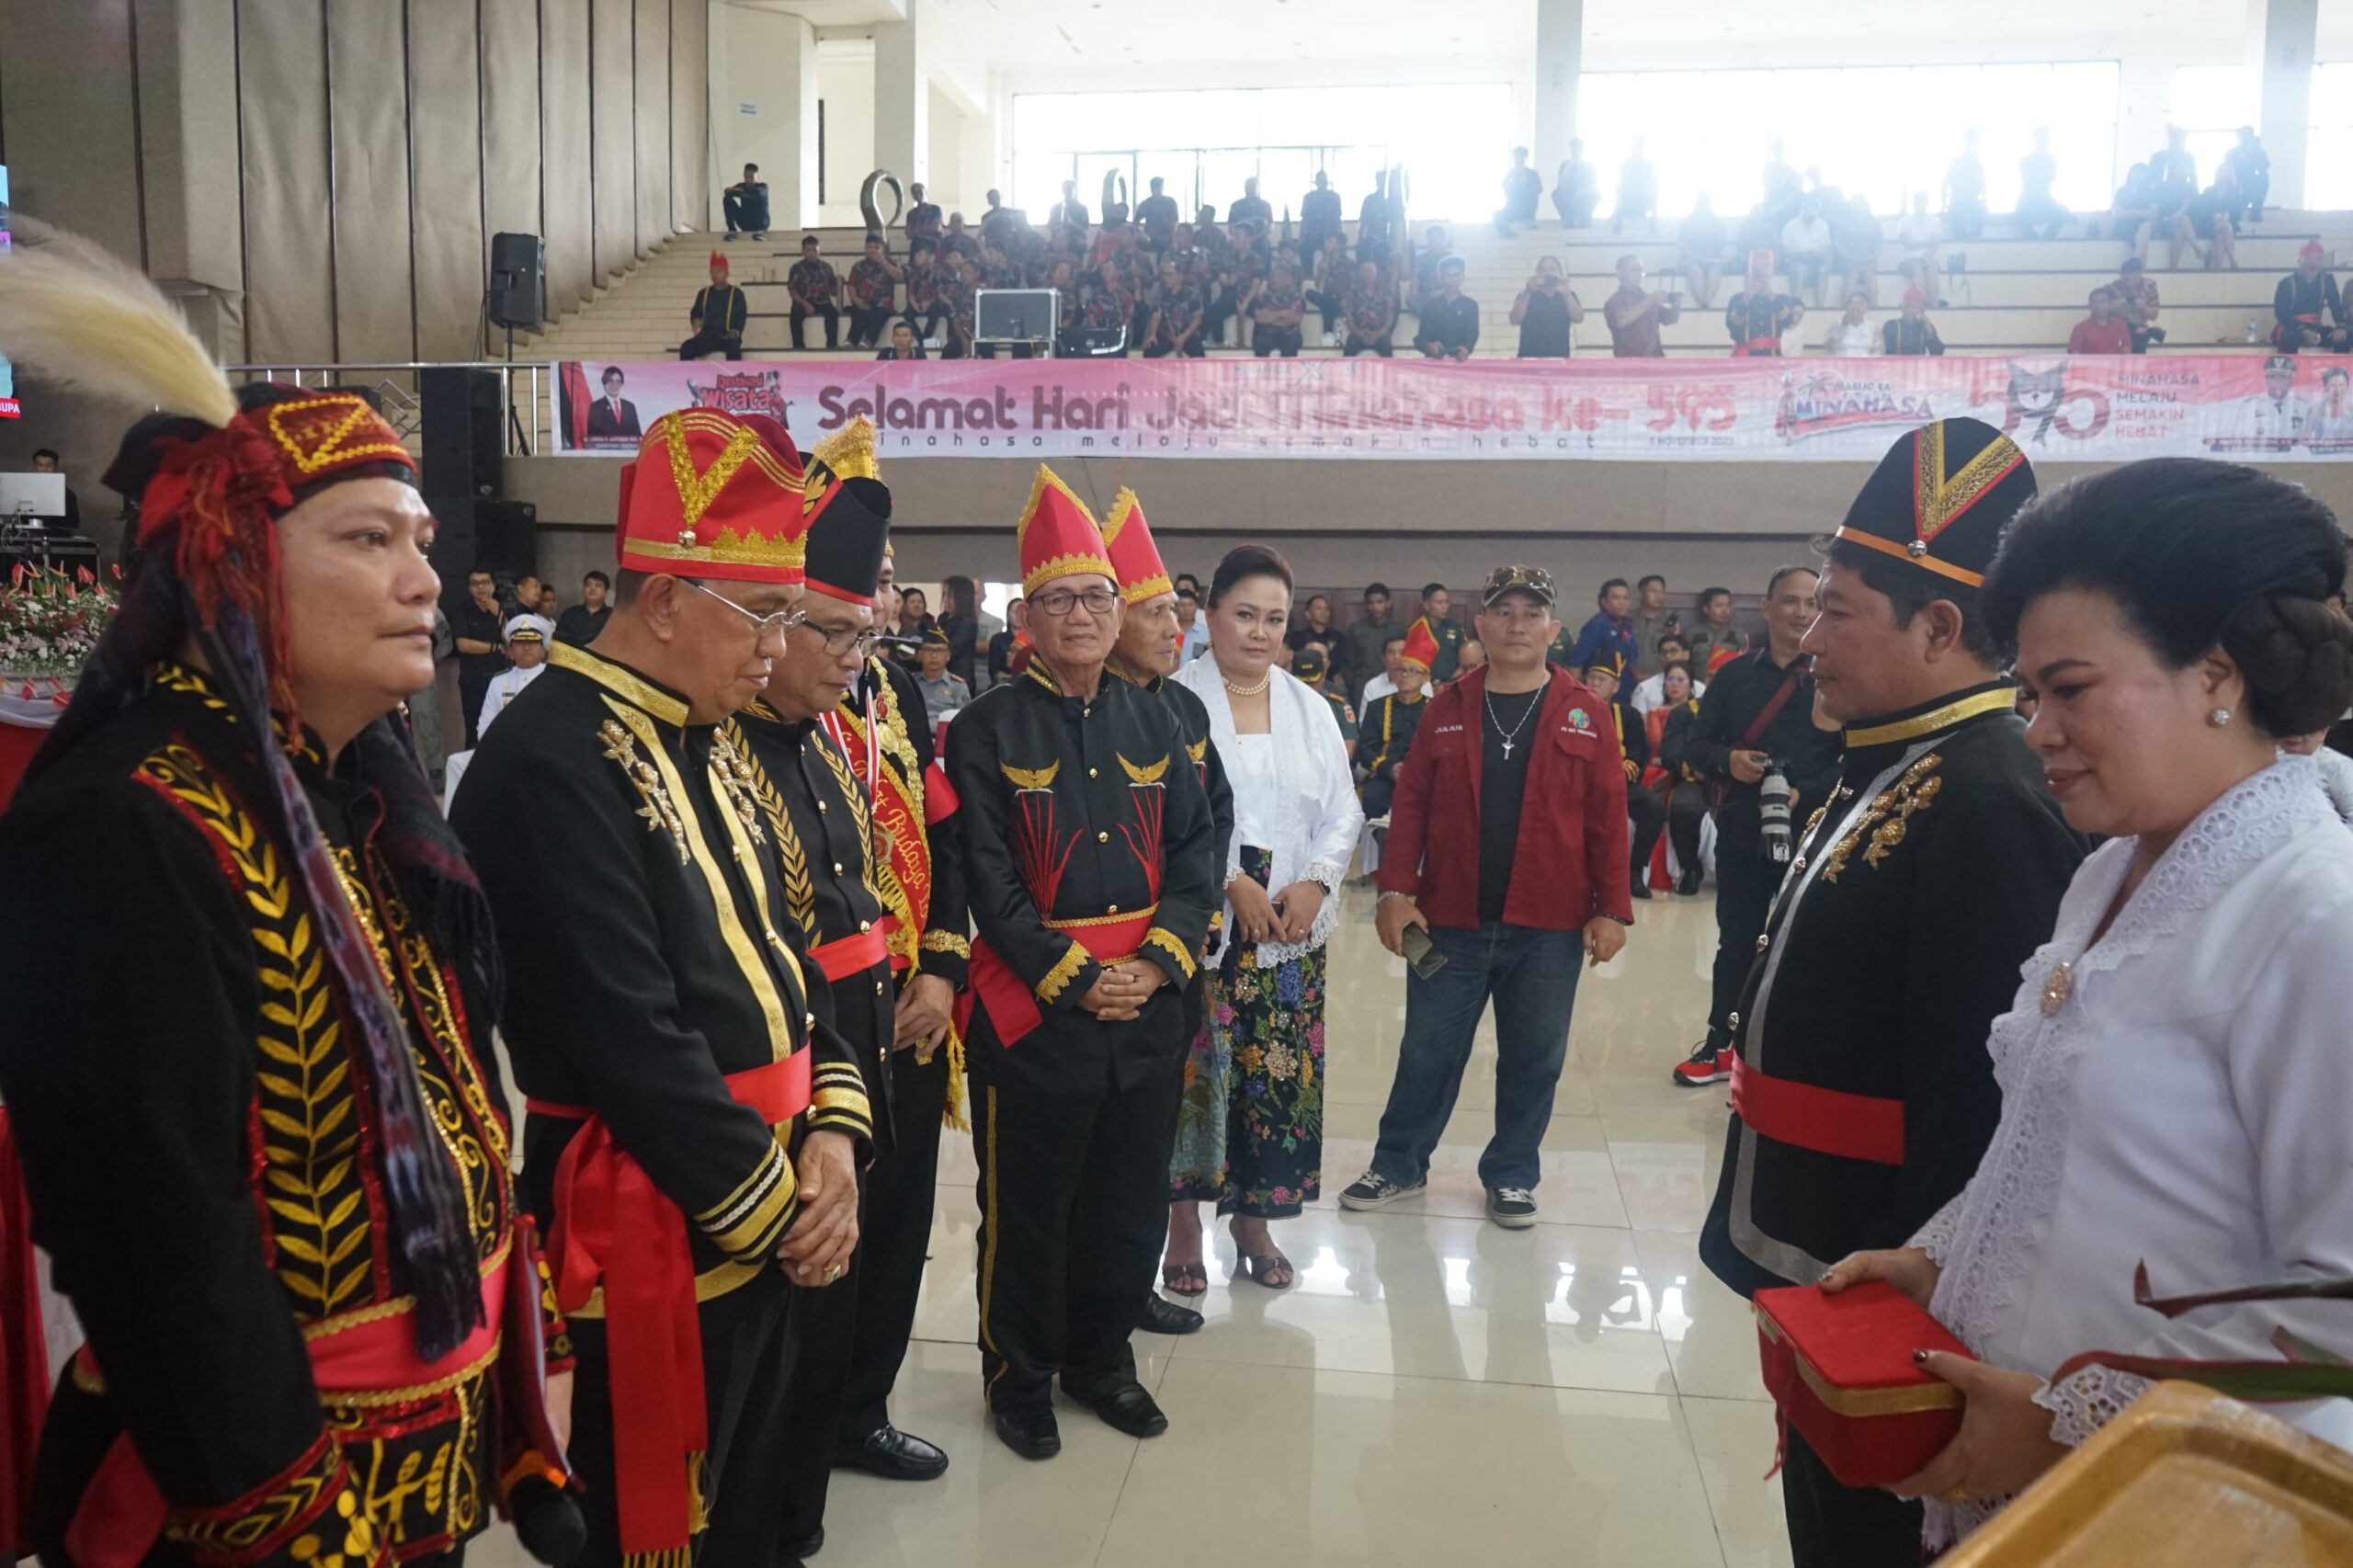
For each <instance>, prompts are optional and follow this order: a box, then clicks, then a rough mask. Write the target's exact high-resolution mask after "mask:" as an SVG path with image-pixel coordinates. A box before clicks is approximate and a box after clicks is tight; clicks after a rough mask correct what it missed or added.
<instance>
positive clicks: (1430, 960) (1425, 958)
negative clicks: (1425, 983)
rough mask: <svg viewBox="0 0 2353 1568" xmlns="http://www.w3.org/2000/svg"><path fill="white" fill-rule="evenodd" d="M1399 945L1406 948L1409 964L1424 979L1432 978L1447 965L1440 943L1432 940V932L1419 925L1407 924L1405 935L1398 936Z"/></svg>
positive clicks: (1406, 960) (1406, 957) (1406, 958)
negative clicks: (1439, 948)
mask: <svg viewBox="0 0 2353 1568" xmlns="http://www.w3.org/2000/svg"><path fill="white" fill-rule="evenodd" d="M1397 945H1398V946H1399V947H1401V948H1403V949H1405V962H1406V963H1407V965H1409V966H1410V967H1411V968H1412V969H1413V971H1414V972H1415V974H1418V975H1420V976H1421V977H1422V978H1423V979H1424V980H1428V979H1430V978H1431V977H1432V976H1434V975H1436V974H1437V973H1438V971H1439V970H1442V969H1444V968H1445V967H1446V955H1445V954H1444V953H1442V952H1439V951H1438V944H1437V943H1436V942H1433V941H1431V940H1430V934H1429V933H1428V932H1427V931H1426V930H1424V929H1422V927H1420V926H1406V927H1405V931H1404V935H1403V936H1401V937H1398V938H1397Z"/></svg>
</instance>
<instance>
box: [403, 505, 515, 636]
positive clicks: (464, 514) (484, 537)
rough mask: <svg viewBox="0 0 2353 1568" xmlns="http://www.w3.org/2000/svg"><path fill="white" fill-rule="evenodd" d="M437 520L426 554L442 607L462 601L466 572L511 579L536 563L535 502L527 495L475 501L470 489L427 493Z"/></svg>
mask: <svg viewBox="0 0 2353 1568" xmlns="http://www.w3.org/2000/svg"><path fill="white" fill-rule="evenodd" d="M426 506H429V507H431V508H432V510H433V520H434V522H435V523H437V524H438V525H439V526H438V528H436V529H435V532H434V538H433V549H432V551H430V552H429V553H428V557H427V559H429V560H430V561H431V562H433V570H434V571H435V572H436V573H437V574H439V576H440V578H441V608H443V609H445V610H448V609H453V608H456V607H457V606H459V605H461V604H463V603H465V602H466V599H467V597H468V596H467V593H466V574H467V573H469V572H488V573H490V574H492V575H493V576H494V577H496V578H497V579H498V580H499V581H500V582H502V583H511V582H513V581H514V580H515V579H516V578H517V577H520V576H521V575H523V574H525V573H526V572H537V571H538V570H539V569H540V536H539V520H540V518H539V508H538V507H536V506H532V505H531V504H530V503H529V502H528V501H477V500H475V499H474V498H472V496H469V495H443V496H436V497H429V498H427V500H426Z"/></svg>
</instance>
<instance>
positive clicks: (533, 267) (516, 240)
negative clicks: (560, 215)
mask: <svg viewBox="0 0 2353 1568" xmlns="http://www.w3.org/2000/svg"><path fill="white" fill-rule="evenodd" d="M547 279H548V247H547V245H546V244H545V242H543V241H542V240H541V239H540V236H539V235H537V234H493V235H492V236H491V238H490V324H491V325H493V326H513V327H521V328H524V329H525V330H527V331H530V332H537V331H538V330H539V329H540V321H541V319H542V318H543V317H544V316H545V314H546V311H547Z"/></svg>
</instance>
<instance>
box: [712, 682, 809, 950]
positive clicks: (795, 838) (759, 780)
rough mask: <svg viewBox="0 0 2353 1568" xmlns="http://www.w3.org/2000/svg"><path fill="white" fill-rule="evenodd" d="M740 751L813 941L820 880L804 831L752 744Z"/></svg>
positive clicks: (787, 889) (730, 725)
mask: <svg viewBox="0 0 2353 1568" xmlns="http://www.w3.org/2000/svg"><path fill="white" fill-rule="evenodd" d="M734 728H735V721H733V719H730V720H729V721H728V722H726V723H725V724H724V725H722V726H721V731H722V733H725V732H726V731H728V730H733V729H734ZM739 733H740V732H739ZM739 755H741V756H745V757H746V758H748V759H749V760H748V761H747V762H746V763H745V766H746V767H747V768H748V769H749V773H748V776H747V777H746V778H745V780H744V783H745V788H746V789H748V790H751V792H752V795H753V798H754V799H756V800H757V801H759V803H760V814H761V815H762V816H765V817H767V819H768V827H769V828H770V830H771V831H772V834H773V836H774V837H775V839H776V849H777V858H778V860H779V862H781V865H782V869H783V872H784V901H785V903H788V904H790V905H791V906H792V918H793V920H794V921H795V922H796V923H798V924H799V926H801V932H802V934H803V935H804V936H806V937H808V939H809V941H810V942H811V943H812V944H814V943H815V942H816V940H817V884H816V883H815V882H814V881H811V879H810V876H809V856H808V853H807V851H805V850H803V849H802V848H801V835H800V833H799V832H798V831H796V830H795V829H794V827H793V825H792V814H791V812H789V811H787V810H786V809H785V804H784V797H783V796H781V795H779V794H778V793H777V790H776V780H774V779H772V778H769V777H768V770H767V768H766V767H763V766H761V764H760V762H759V760H758V759H757V758H756V757H752V756H751V748H750V747H749V746H744V747H741V748H740V751H739Z"/></svg>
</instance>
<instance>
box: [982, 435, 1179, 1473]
mask: <svg viewBox="0 0 2353 1568" xmlns="http://www.w3.org/2000/svg"><path fill="white" fill-rule="evenodd" d="M1020 552H1021V564H1022V579H1023V580H1022V593H1023V595H1024V596H1025V597H1027V599H1028V600H1029V606H1030V621H1029V630H1030V636H1031V637H1032V638H1034V639H1035V640H1036V643H1037V649H1036V656H1035V657H1034V658H1033V659H1032V660H1031V661H1030V664H1029V669H1028V670H1027V671H1026V672H1025V673H1024V674H1023V675H1022V676H1020V677H1018V678H1017V679H1015V680H1012V681H1010V682H1007V683H1006V684H1005V685H1003V686H999V687H992V688H991V689H990V690H988V691H987V692H984V693H983V694H982V696H981V697H980V698H979V699H977V700H975V701H974V702H973V703H972V706H971V707H969V708H967V709H965V710H963V711H962V712H961V713H960V714H958V715H957V717H956V720H955V722H954V724H953V725H952V726H951V728H950V731H949V746H948V768H949V779H950V780H951V781H952V783H953V784H954V786H955V790H956V795H957V799H958V801H959V811H960V813H961V825H962V829H963V840H964V871H965V891H966V895H967V896H968V897H969V898H970V899H971V900H972V917H973V922H974V924H975V926H977V928H978V935H977V937H976V939H975V941H974V942H973V945H972V986H971V989H970V990H969V991H968V992H967V993H966V994H965V995H964V996H963V997H962V998H961V1000H960V1004H959V1006H960V1009H961V1012H960V1018H961V1023H962V1025H963V1027H964V1035H965V1042H966V1049H967V1051H968V1062H969V1066H970V1071H971V1074H972V1086H973V1107H972V1142H973V1145H974V1149H975V1152H976V1153H978V1155H979V1158H980V1165H981V1174H980V1199H981V1234H980V1252H981V1268H980V1277H979V1280H978V1287H979V1295H980V1318H981V1323H980V1341H981V1370H982V1376H983V1381H984V1385H985V1392H986V1397H987V1400H988V1405H989V1409H990V1411H991V1412H992V1414H993V1416H994V1420H995V1428H996V1432H997V1435H998V1436H999V1437H1001V1438H1003V1439H1004V1440H1005V1442H1006V1445H1007V1446H1008V1447H1010V1448H1012V1449H1014V1451H1015V1452H1017V1453H1019V1454H1021V1455H1022V1456H1024V1457H1025V1458H1029V1459H1045V1458H1048V1457H1050V1456H1051V1455H1053V1454H1055V1453H1058V1452H1060V1451H1061V1448H1062V1438H1061V1435H1060V1433H1059V1431H1058V1430H1057V1428H1056V1426H1055V1421H1054V1412H1053V1404H1052V1382H1053V1379H1054V1376H1055V1374H1056V1373H1057V1372H1059V1373H1060V1374H1061V1375H1062V1381H1063V1389H1064V1391H1065V1392H1068V1393H1069V1394H1071V1396H1072V1397H1073V1398H1075V1399H1077V1400H1079V1401H1081V1402H1082V1403H1086V1404H1089V1405H1091V1406H1092V1407H1093V1408H1094V1409H1095V1411H1096V1413H1097V1415H1100V1416H1102V1418H1103V1419H1104V1420H1105V1421H1107V1422H1108V1423H1109V1424H1110V1425H1112V1426H1115V1427H1117V1428H1118V1429H1120V1431H1122V1432H1125V1433H1127V1434H1128V1435H1130V1436H1131V1437H1152V1436H1155V1435H1157V1434H1158V1433H1160V1432H1163V1431H1165V1430H1166V1429H1167V1426H1168V1422H1167V1417H1166V1416H1165V1415H1162V1414H1161V1411H1160V1407H1159V1406H1158V1405H1157V1404H1155V1403H1154V1402H1153V1398H1152V1395H1151V1394H1150V1393H1149V1392H1146V1391H1145V1389H1144V1388H1143V1385H1142V1383H1140V1382H1138V1381H1136V1375H1135V1356H1134V1352H1133V1351H1132V1350H1131V1348H1130V1346H1129V1344H1128V1336H1129V1335H1130V1334H1131V1332H1132V1331H1133V1329H1134V1328H1135V1326H1136V1323H1137V1320H1138V1318H1139V1316H1140V1315H1141V1313H1142V1310H1143V1305H1142V1303H1143V1299H1144V1296H1145V1293H1146V1292H1147V1291H1148V1290H1150V1289H1151V1286H1152V1269H1153V1265H1154V1262H1155V1261H1157V1259H1158V1258H1159V1256H1160V1249H1161V1243H1162V1240H1163V1238H1164V1236H1165V1233H1166V1231H1167V1222H1168V1209H1167V1200H1168V1157H1169V1153H1170V1148H1171V1145H1172V1144H1173V1143H1174V1142H1175V1140H1176V1109H1177V1096H1178V1094H1179V1091H1180V1088H1181V1084H1182V1077H1183V1073H1184V1062H1185V1048H1186V1044H1187V1041H1186V1039H1185V1033H1184V1025H1185V1006H1184V1002H1183V998H1182V992H1183V990H1184V988H1185V987H1186V986H1188V985H1189V984H1190V983H1192V980H1193V977H1194V975H1195V974H1196V973H1197V972H1198V971H1199V954H1200V952H1201V950H1202V943H1203V941H1204V940H1205V939H1206V937H1207V935H1208V931H1209V921H1210V914H1211V910H1212V909H1214V908H1215V907H1216V905H1217V902H1218V899H1217V891H1216V889H1217V869H1216V864H1215V862H1216V858H1217V853H1218V849H1219V847H1220V846H1216V845H1215V844H1213V842H1212V839H1213V835H1214V833H1215V829H1214V826H1213V825H1212V823H1211V817H1210V804H1209V796H1208V793H1207V791H1206V790H1204V789H1203V788H1202V785H1201V780H1200V778H1199V775H1198V774H1197V773H1196V772H1195V771H1194V768H1193V767H1192V766H1191V764H1190V759H1189V757H1188V756H1187V753H1186V744H1185V738H1184V735H1183V733H1181V732H1180V731H1179V730H1178V728H1177V725H1176V719H1175V717H1174V715H1173V714H1172V712H1171V711H1170V710H1169V708H1168V706H1167V705H1166V704H1165V702H1162V701H1160V700H1159V699H1155V698H1154V697H1153V696H1152V694H1150V693H1149V692H1145V691H1142V690H1140V689H1139V688H1137V687H1134V686H1132V685H1131V684H1130V683H1128V682H1126V681H1123V680H1120V679H1118V678H1116V677H1112V678H1107V677H1106V675H1105V671H1104V663H1105V661H1106V660H1107V659H1108V657H1109V656H1110V653H1111V649H1112V645H1113V643H1114V642H1116V641H1117V639H1118V636H1119V630H1120V619H1121V616H1120V610H1121V601H1120V593H1119V587H1118V581H1119V573H1118V570H1117V569H1116V568H1115V567H1113V566H1112V564H1111V562H1110V560H1109V558H1108V554H1107V553H1106V551H1105V550H1104V546H1103V540H1102V536H1101V534H1100V533H1099V532H1098V531H1097V528H1096V526H1095V520H1094V518H1093V517H1090V516H1089V515H1088V514H1087V511H1086V506H1084V504H1082V503H1081V502H1080V501H1079V499H1078V498H1077V497H1076V496H1075V495H1074V494H1071V493H1070V491H1069V489H1068V488H1067V487H1065V486H1064V485H1063V483H1062V482H1061V481H1060V480H1058V479H1056V478H1055V477H1054V476H1053V475H1052V474H1051V472H1047V471H1046V470H1043V469H1040V471H1039V474H1038V481H1037V483H1036V484H1035V485H1033V486H1032V487H1031V490H1030V497H1029V506H1027V507H1026V508H1025V509H1024V510H1023V513H1022V518H1021V524H1020Z"/></svg>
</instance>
